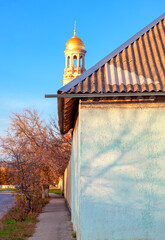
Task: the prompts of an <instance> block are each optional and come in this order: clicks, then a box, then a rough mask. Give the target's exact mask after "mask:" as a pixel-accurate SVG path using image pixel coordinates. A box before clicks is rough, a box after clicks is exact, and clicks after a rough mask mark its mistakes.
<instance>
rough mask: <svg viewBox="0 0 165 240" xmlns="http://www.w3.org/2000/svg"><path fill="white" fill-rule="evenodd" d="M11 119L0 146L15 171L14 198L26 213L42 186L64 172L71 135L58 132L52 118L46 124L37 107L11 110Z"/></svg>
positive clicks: (37, 196)
mask: <svg viewBox="0 0 165 240" xmlns="http://www.w3.org/2000/svg"><path fill="white" fill-rule="evenodd" d="M11 120H12V121H11V126H10V128H9V131H8V133H7V135H6V137H5V138H1V139H0V141H1V144H0V146H1V148H2V154H3V157H4V158H5V159H6V158H7V159H8V160H9V161H10V162H11V164H12V166H13V169H14V172H15V174H14V182H15V183H16V184H17V186H18V192H19V193H18V195H17V198H19V201H21V202H22V204H23V205H24V206H23V207H24V209H25V213H28V212H29V211H33V209H34V208H35V201H37V199H38V198H39V197H40V195H41V189H42V191H44V189H45V186H48V185H49V184H50V183H53V182H57V180H58V178H59V176H61V175H62V174H63V172H64V170H65V168H66V166H67V163H68V161H69V158H70V148H71V135H70V134H69V135H67V136H66V137H63V136H61V135H60V133H59V130H58V127H57V124H56V122H55V120H51V121H50V123H49V124H47V125H46V124H45V122H44V121H43V120H41V119H40V117H39V115H38V112H37V111H36V110H33V111H30V110H25V111H23V112H22V113H21V114H17V113H13V114H12V116H11Z"/></svg>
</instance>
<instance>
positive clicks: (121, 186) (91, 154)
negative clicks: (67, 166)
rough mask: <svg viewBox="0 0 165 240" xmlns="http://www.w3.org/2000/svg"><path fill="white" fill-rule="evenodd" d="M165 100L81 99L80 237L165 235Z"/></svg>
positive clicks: (77, 138) (76, 214)
mask: <svg viewBox="0 0 165 240" xmlns="http://www.w3.org/2000/svg"><path fill="white" fill-rule="evenodd" d="M164 143H165V105H164V104H154V103H150V104H149V103H148V104H145V105H144V104H138V105H136V104H132V105H129V104H121V105H117V104H115V105H114V104H106V105H99V104H97V105H88V106H86V105H82V106H81V107H80V110H79V119H78V123H77V125H76V127H75V129H74V135H73V146H72V187H73V191H72V193H73V194H74V196H73V197H72V221H73V223H74V228H75V230H76V231H77V232H78V234H77V236H78V238H77V239H78V240H80V239H81V240H91V239H92V240H112V239H113V240H164V239H165V144H164Z"/></svg>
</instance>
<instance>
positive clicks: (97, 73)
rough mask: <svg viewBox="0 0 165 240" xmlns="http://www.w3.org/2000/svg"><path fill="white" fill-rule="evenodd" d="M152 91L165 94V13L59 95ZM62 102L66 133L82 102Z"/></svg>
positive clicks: (63, 126) (61, 119)
mask: <svg viewBox="0 0 165 240" xmlns="http://www.w3.org/2000/svg"><path fill="white" fill-rule="evenodd" d="M151 91H152V92H159V91H162V92H164V91H165V14H163V15H162V16H160V17H159V18H158V19H156V20H155V21H154V22H153V23H151V24H149V25H148V26H147V27H146V28H144V29H143V30H142V31H140V32H139V33H138V34H136V35H135V36H134V37H132V38H131V39H130V40H128V41H127V42H126V43H124V44H123V45H122V46H120V47H119V48H118V49H116V50H115V51H114V52H112V53H111V54H109V55H108V56H107V57H106V58H104V59H103V60H102V61H100V62H99V63H97V64H96V65H95V66H94V67H92V68H91V69H89V70H88V71H86V72H85V73H83V74H82V75H80V76H79V77H78V78H76V79H74V80H73V81H72V82H70V83H69V84H67V85H66V86H64V87H62V88H61V89H60V90H59V91H58V93H64V94H65V93H70V94H77V93H83V94H85V93H102V94H101V96H103V94H104V93H121V92H123V93H129V92H133V93H136V92H151ZM59 101H62V102H63V103H62V104H61V103H60V106H61V107H62V108H61V109H59V121H60V129H61V132H62V133H65V132H67V131H68V130H69V129H70V128H71V127H73V116H72V115H73V114H74V111H75V109H73V107H75V104H76V106H77V104H78V103H77V102H76V101H77V100H76V99H74V100H73V99H72V100H71V99H70V100H66V99H64V100H58V102H59ZM69 102H70V103H71V102H72V104H71V105H70V104H69ZM73 102H75V103H74V104H73ZM68 104H69V105H68ZM72 105H73V106H72ZM61 121H62V122H61Z"/></svg>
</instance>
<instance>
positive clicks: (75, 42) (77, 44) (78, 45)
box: [66, 30, 85, 50]
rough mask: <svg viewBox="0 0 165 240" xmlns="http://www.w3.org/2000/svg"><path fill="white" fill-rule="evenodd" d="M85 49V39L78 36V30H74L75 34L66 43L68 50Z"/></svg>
mask: <svg viewBox="0 0 165 240" xmlns="http://www.w3.org/2000/svg"><path fill="white" fill-rule="evenodd" d="M75 49H78V50H85V46H84V43H83V41H82V40H81V39H80V38H78V37H77V36H76V30H74V36H73V37H72V38H70V39H69V40H68V41H67V43H66V50H75Z"/></svg>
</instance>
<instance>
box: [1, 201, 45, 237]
mask: <svg viewBox="0 0 165 240" xmlns="http://www.w3.org/2000/svg"><path fill="white" fill-rule="evenodd" d="M48 202H49V200H48V199H41V200H40V201H39V203H38V205H39V206H38V211H37V212H35V213H29V215H28V216H27V218H25V220H22V218H21V217H18V216H19V215H18V211H19V209H18V206H14V207H13V208H11V209H10V210H9V211H8V213H7V214H6V215H4V216H3V218H2V219H1V220H0V239H2V240H26V239H28V238H29V237H30V236H32V235H33V233H34V230H35V225H36V223H37V222H38V220H37V216H38V214H39V213H40V212H41V210H42V207H43V206H45V204H47V203H48Z"/></svg>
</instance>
